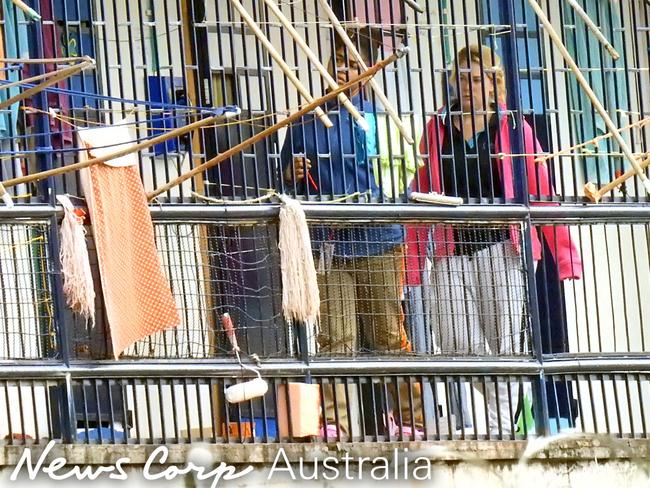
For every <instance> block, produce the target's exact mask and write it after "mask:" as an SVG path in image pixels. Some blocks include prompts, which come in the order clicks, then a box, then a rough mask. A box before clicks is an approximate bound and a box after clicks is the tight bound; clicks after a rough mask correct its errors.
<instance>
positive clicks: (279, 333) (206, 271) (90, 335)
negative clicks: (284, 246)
mask: <svg viewBox="0 0 650 488" xmlns="http://www.w3.org/2000/svg"><path fill="white" fill-rule="evenodd" d="M154 229H155V235H156V243H157V247H158V252H159V256H160V258H161V263H162V265H163V268H164V271H165V273H166V275H167V277H168V279H169V283H170V286H171V290H172V294H173V296H174V298H175V300H176V305H177V308H178V311H179V315H180V317H181V323H180V324H179V325H178V326H177V327H173V328H170V329H169V330H167V331H165V332H159V333H156V334H153V335H151V336H149V337H147V338H146V339H143V340H141V341H138V342H137V343H135V344H134V345H133V346H131V347H130V348H129V349H127V350H126V351H125V353H124V357H130V358H177V359H178V358H193V359H199V358H214V357H229V355H230V352H231V349H232V347H231V345H230V343H229V342H228V341H227V340H226V337H225V334H224V332H223V330H222V326H221V318H222V316H223V314H225V313H228V314H230V316H231V318H232V320H233V323H234V325H235V327H236V331H237V337H238V342H239V345H240V347H241V348H242V350H243V351H244V353H248V354H253V353H255V354H257V355H258V356H260V357H267V358H268V357H287V356H291V355H292V354H293V353H292V351H293V349H292V347H293V346H292V342H291V340H292V339H291V337H290V335H289V332H288V330H287V328H286V326H285V324H284V320H283V318H282V315H281V295H282V289H281V283H280V266H279V253H278V248H277V228H276V227H275V225H274V224H273V223H272V222H264V221H260V222H257V223H252V222H251V223H243V222H237V221H231V222H224V223H210V224H206V223H201V222H194V223H192V222H187V223H171V222H170V223H157V224H156V225H155V226H154ZM91 249H92V243H91ZM94 266H96V264H95V265H94ZM100 283H101V282H100V280H99V275H98V272H97V270H95V286H96V288H99V286H100ZM99 292H100V290H99V289H98V295H99V297H100V299H99V300H98V307H99V308H98V310H97V320H96V323H95V325H94V327H90V326H89V325H88V324H85V323H81V322H80V321H77V322H74V323H73V325H72V327H73V330H74V338H75V344H76V345H75V353H76V356H77V357H79V358H89V357H92V358H102V357H110V324H109V323H108V322H107V319H106V317H105V313H104V312H103V309H102V307H101V305H102V302H101V293H99Z"/></svg>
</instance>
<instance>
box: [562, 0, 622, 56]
mask: <svg viewBox="0 0 650 488" xmlns="http://www.w3.org/2000/svg"><path fill="white" fill-rule="evenodd" d="M567 2H569V5H571V7H572V8H573V10H575V12H576V13H577V14H578V15H579V16H580V17H581V18H582V20H583V21H584V23H585V24H586V26H587V28H588V29H589V30H590V31H591V32H593V33H594V35H595V36H596V38H597V39H598V41H599V42H600V43H601V44H602V45H603V46H604V47H605V49H607V51H608V52H609V54H610V55H611V56H612V58H614V59H615V60H616V59H618V58H620V57H621V55H620V54H618V51H616V49H614V46H612V45H611V43H610V42H609V41H608V40H607V38H606V37H605V35H604V34H603V33H602V31H601V30H600V29H599V28H598V26H597V25H596V24H594V21H593V20H591V17H589V14H587V12H585V11H584V9H583V8H582V7H581V6H580V4H579V3H578V2H576V0H567Z"/></svg>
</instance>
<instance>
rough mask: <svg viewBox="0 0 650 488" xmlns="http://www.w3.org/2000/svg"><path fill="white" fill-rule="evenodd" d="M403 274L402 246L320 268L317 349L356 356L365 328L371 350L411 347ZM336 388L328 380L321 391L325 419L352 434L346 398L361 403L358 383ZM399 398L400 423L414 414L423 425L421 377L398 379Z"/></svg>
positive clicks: (395, 350) (392, 388)
mask: <svg viewBox="0 0 650 488" xmlns="http://www.w3.org/2000/svg"><path fill="white" fill-rule="evenodd" d="M403 280H404V252H403V248H402V246H397V247H396V248H394V249H392V250H391V251H389V252H387V253H385V254H382V255H379V256H368V257H362V258H354V259H349V260H334V262H333V263H332V266H330V267H328V269H326V270H325V271H324V272H322V273H320V274H319V290H320V297H321V319H320V331H319V336H318V343H319V346H320V350H319V354H320V355H321V356H337V357H350V356H356V355H357V354H358V352H359V347H358V344H359V340H360V339H361V337H362V334H363V339H364V343H365V345H367V346H368V347H369V348H370V349H371V350H373V351H377V352H383V353H392V354H400V353H403V352H404V351H410V350H411V345H410V343H409V341H408V339H407V336H406V331H405V329H404V313H403V311H402V305H401V299H402V287H403ZM397 389H398V388H396V387H395V385H394V384H391V385H390V387H389V392H390V394H391V396H392V397H393V400H394V401H395V402H396V403H397V398H398V395H397ZM333 390H334V388H333V387H332V385H325V387H324V391H323V395H324V399H325V417H326V420H327V423H328V424H336V421H337V420H338V426H339V428H340V429H341V431H342V432H344V433H347V434H349V433H350V432H351V430H350V427H351V426H350V425H349V421H348V404H350V406H352V404H353V403H358V401H356V400H358V392H357V387H356V385H354V384H349V385H344V384H337V385H336V394H334V391H333ZM409 390H412V391H411V392H409ZM411 396H412V401H411ZM399 403H400V413H401V423H402V425H405V426H406V425H408V426H410V425H411V423H412V420H413V421H414V424H415V426H416V427H418V428H421V427H422V424H423V421H422V419H423V413H422V399H421V392H420V385H419V383H415V384H413V386H412V387H411V388H409V385H408V384H407V383H405V382H403V383H400V384H399ZM411 411H413V413H414V414H413V415H411ZM396 417H397V415H396ZM397 418H398V417H397Z"/></svg>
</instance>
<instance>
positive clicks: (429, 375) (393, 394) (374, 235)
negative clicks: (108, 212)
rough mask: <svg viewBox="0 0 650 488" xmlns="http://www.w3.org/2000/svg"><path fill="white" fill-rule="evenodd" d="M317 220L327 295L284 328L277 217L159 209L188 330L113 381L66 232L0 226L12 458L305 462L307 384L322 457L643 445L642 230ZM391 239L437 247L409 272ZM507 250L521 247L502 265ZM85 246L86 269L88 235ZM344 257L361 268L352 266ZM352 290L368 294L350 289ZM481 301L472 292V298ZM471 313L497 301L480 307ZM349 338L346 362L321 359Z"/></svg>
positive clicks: (354, 212)
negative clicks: (175, 449)
mask: <svg viewBox="0 0 650 488" xmlns="http://www.w3.org/2000/svg"><path fill="white" fill-rule="evenodd" d="M305 207H306V211H307V215H308V219H309V225H310V228H311V229H312V237H313V241H312V244H313V249H314V256H315V262H316V264H317V269H318V270H319V282H320V284H321V290H322V291H321V300H322V302H321V318H320V320H319V322H318V324H296V323H291V322H287V321H286V320H285V319H284V318H283V316H282V306H281V295H282V283H281V278H280V276H281V274H280V270H279V266H280V262H279V259H280V258H279V251H278V248H277V225H278V221H277V215H278V207H277V206H276V205H274V204H267V205H262V206H251V205H236V206H232V205H229V206H227V207H224V206H219V205H202V206H174V205H171V206H163V207H158V208H152V212H153V216H154V222H155V229H156V240H157V245H158V249H159V255H160V257H161V262H162V263H163V266H164V269H165V272H166V274H167V277H168V278H169V281H170V284H171V288H172V292H173V295H174V298H175V300H176V303H177V306H178V309H179V311H180V315H181V318H182V322H181V324H179V326H178V327H176V328H173V329H170V330H169V331H166V332H163V333H159V334H156V335H154V336H151V337H148V338H146V339H144V340H142V341H139V342H138V343H136V344H134V345H133V346H132V347H131V348H129V349H128V350H127V351H126V352H125V353H124V355H123V356H122V358H121V359H120V360H119V361H113V360H110V359H109V358H111V357H112V351H111V349H110V339H109V334H110V327H109V325H108V324H107V323H106V321H105V319H104V317H103V310H102V305H101V293H99V291H98V296H99V298H98V300H97V320H96V323H95V324H94V325H91V324H88V323H86V322H85V321H84V320H81V319H79V318H78V317H75V316H73V314H71V313H70V311H69V310H68V309H67V308H66V306H65V304H64V299H63V296H62V292H61V283H60V274H59V273H60V272H59V264H58V260H57V259H56V258H55V257H56V256H58V250H57V248H56V246H55V243H56V241H57V227H58V214H57V210H56V209H55V208H53V207H47V206H29V207H26V206H22V207H17V208H15V209H14V210H12V211H6V210H5V211H3V220H2V222H1V223H0V232H1V233H2V235H3V236H4V238H3V241H2V243H1V244H0V267H1V269H2V273H1V274H0V281H1V283H2V287H1V291H0V293H1V294H2V295H1V296H2V304H1V305H0V324H1V327H0V360H1V361H2V364H3V368H2V372H1V373H0V376H1V379H2V383H1V385H0V386H2V388H0V409H2V411H3V413H4V414H3V416H2V418H6V422H4V423H2V424H1V425H0V426H1V428H2V429H3V431H2V437H4V438H5V440H6V442H8V443H24V442H28V443H31V442H36V443H42V442H46V441H47V440H49V439H51V438H55V439H63V440H65V441H67V442H81V443H86V442H102V443H159V442H168V443H169V442H172V443H173V442H188V441H192V440H202V441H209V442H236V443H241V442H244V443H249V442H281V441H287V440H298V439H301V440H304V439H303V438H302V437H300V438H299V437H297V436H295V435H294V429H298V426H297V425H296V424H294V423H292V421H291V418H292V417H291V412H292V411H291V408H292V405H294V407H295V404H294V403H293V400H294V397H292V396H291V395H292V390H291V388H292V387H291V386H290V383H294V382H299V383H312V384H313V385H319V386H320V388H319V389H318V391H319V393H318V408H316V410H313V409H312V410H311V414H312V416H317V417H318V419H317V425H320V426H321V427H323V429H322V431H318V432H315V435H314V436H313V440H314V441H318V442H322V441H325V442H328V441H333V440H336V441H359V442H389V441H395V440H418V439H426V440H438V439H463V438H464V439H488V440H490V439H494V440H497V439H501V440H503V439H519V438H528V437H530V436H531V435H540V434H544V433H548V432H557V431H567V430H577V431H579V432H587V433H601V434H602V433H606V434H611V435H614V436H622V437H647V429H646V425H647V422H648V420H650V419H648V417H647V415H648V414H647V412H646V409H645V407H644V405H645V404H647V401H648V394H649V391H650V390H648V378H647V374H646V373H647V371H648V363H647V359H646V356H647V352H648V339H647V335H648V324H649V320H650V316H649V315H648V314H649V313H650V309H649V308H648V304H647V303H645V301H644V296H645V295H644V293H643V290H644V289H645V288H646V287H647V281H648V279H649V278H650V274H649V273H648V270H649V269H650V264H649V259H650V253H649V249H648V242H649V239H648V232H649V223H650V220H649V215H648V211H647V208H645V207H623V206H602V207H584V208H583V207H572V206H568V207H566V206H558V207H531V208H530V209H528V208H526V207H524V206H502V207H499V208H496V207H490V206H473V207H472V206H463V207H456V208H446V207H430V206H412V205H409V206H399V205H397V206H395V205H382V206H377V205H354V204H339V205H328V206H324V205H316V204H312V205H306V206H305ZM531 226H532V227H531ZM541 226H545V227H546V229H545V230H544V231H543V232H542V233H541V235H543V236H546V237H545V238H544V239H543V241H542V242H543V243H546V242H547V239H548V236H551V235H553V234H559V233H560V232H561V231H562V228H564V229H566V226H568V230H569V233H570V235H571V237H572V239H573V242H574V243H575V249H576V251H577V253H578V254H579V257H580V258H581V262H582V274H581V276H580V278H579V279H576V280H571V281H560V280H559V270H560V267H561V266H558V265H557V264H555V263H554V262H553V260H552V259H550V258H552V257H553V256H554V255H555V253H554V252H553V249H551V247H550V246H549V245H545V247H544V248H543V250H542V257H543V259H542V260H540V261H538V262H537V264H535V262H534V260H533V259H532V249H531V232H538V228H540V227H541ZM386 228H390V229H393V230H394V229H395V228H396V229H398V230H400V231H401V232H402V233H401V234H398V235H400V236H404V235H406V236H408V235H409V230H411V229H413V228H417V229H421V230H422V229H423V230H424V233H419V234H417V233H416V236H418V237H417V238H416V239H415V240H414V241H413V240H411V241H409V244H410V246H409V247H406V248H404V247H403V246H400V245H397V246H392V247H391V246H389V249H392V250H394V249H399V253H398V257H397V258H395V256H394V255H393V256H392V258H391V259H382V258H381V257H380V256H381V254H377V250H378V247H377V246H379V245H380V244H385V241H383V240H382V239H381V238H380V237H379V236H381V233H378V230H381V229H386ZM323 229H327V232H323ZM437 229H444V230H446V231H447V232H452V234H449V233H447V235H453V236H454V241H453V242H454V244H455V246H456V248H455V249H456V250H458V253H457V252H456V251H454V253H453V254H442V255H441V253H440V252H437V251H436V249H438V250H440V249H441V248H443V249H444V248H445V244H447V242H446V241H445V240H444V238H443V239H442V240H441V239H439V238H436V237H435V236H436V235H440V234H439V233H437ZM498 235H502V236H503V235H505V236H506V238H507V241H506V242H508V244H507V245H504V246H502V249H503V250H504V253H506V254H503V253H502V254H499V253H497V252H496V251H495V250H494V247H495V244H494V243H493V241H488V242H489V246H488V247H485V246H484V245H485V242H486V239H494V238H495V236H498ZM422 236H424V237H422ZM486 236H487V237H486ZM514 236H517V238H516V240H518V241H519V243H520V244H519V247H516V246H511V247H510V248H508V246H510V241H511V240H512V239H513V238H514ZM88 243H89V249H90V254H91V257H92V254H93V241H92V234H89V236H88ZM350 243H353V244H354V245H355V246H356V247H355V248H354V249H353V250H352V251H354V253H355V257H354V258H353V259H350V258H349V257H346V256H345V253H346V252H347V253H348V254H349V252H351V251H350V249H347V250H346V249H345V246H341V245H342V244H346V245H347V244H350ZM332 244H334V248H333V249H332V250H331V251H330V254H329V255H328V252H326V251H325V249H326V247H327V245H332ZM421 244H422V245H421ZM501 244H504V243H503V242H501ZM499 245H500V244H499V242H498V241H497V243H496V246H497V247H498V246H499ZM477 246H478V248H477ZM481 246H483V247H482V248H481ZM508 249H510V250H508ZM452 256H453V257H454V259H455V258H460V261H462V262H463V263H464V264H463V265H461V268H460V270H459V269H456V270H454V269H452V267H451V265H449V263H447V264H445V262H446V261H451V259H450V257H452ZM413 258H415V260H413ZM413 263H415V264H413ZM504 263H505V264H504ZM508 266H509V267H508ZM505 267H508V269H506V268H505ZM513 270H514V271H513ZM459 272H460V274H459V275H458V274H456V275H455V274H454V273H459ZM96 273H97V271H96V270H95V274H96ZM344 273H347V274H350V273H351V274H352V275H353V276H354V279H356V280H358V283H357V286H356V287H355V286H352V287H350V286H344V284H345V282H344V280H343V279H341V276H343V274H344ZM517 276H518V278H517ZM504 277H505V282H504ZM472 280H473V281H475V282H476V283H477V287H474V288H472V287H468V286H467V285H468V283H471V282H472ZM499 282H501V283H502V284H501V285H499ZM504 283H505V284H504ZM499 287H501V288H499ZM389 289H390V290H391V292H390V293H387V291H386V290H389ZM496 289H500V290H501V293H496V292H495V293H492V292H490V290H496ZM472 293H481V294H485V295H481V298H480V299H479V300H478V301H477V300H473V298H475V297H472V296H471V294H472ZM337 300H338V301H339V302H340V303H339V305H340V306H339V307H338V308H337V307H336V306H335V305H336V302H337ZM472 303H474V305H473V306H474V307H475V308H472ZM477 303H478V305H477ZM347 307H353V308H352V309H351V310H352V311H351V310H350V309H349V308H347ZM391 307H393V308H392V309H391ZM499 307H501V308H499ZM337 310H338V311H337ZM388 310H394V311H396V312H395V313H394V314H392V315H391V314H389V313H387V312H386V311H388ZM341 311H342V312H343V313H341ZM226 312H228V313H229V314H230V315H231V317H232V318H233V321H234V323H235V325H236V327H237V334H238V337H239V343H240V346H241V347H242V351H243V354H244V358H245V359H244V360H245V361H246V362H248V363H249V364H250V365H251V366H253V365H255V361H254V359H252V358H251V355H253V354H256V355H257V357H258V358H259V361H260V371H261V374H262V376H263V377H264V378H266V379H267V380H268V381H269V383H270V388H269V393H267V394H266V395H265V396H264V397H262V398H257V399H253V400H251V401H247V402H244V403H241V404H236V405H233V404H228V403H227V402H226V401H225V399H224V389H225V388H226V387H228V386H230V385H233V384H235V383H238V382H242V381H245V380H246V379H250V378H251V376H250V372H247V371H245V370H242V369H241V368H240V367H239V366H238V365H237V363H236V362H235V361H234V357H233V355H232V353H231V348H230V346H229V344H228V342H227V340H226V337H225V335H224V333H223V332H222V331H221V329H220V326H219V320H220V317H221V315H222V314H223V313H226ZM337 314H338V315H337ZM352 314H353V315H354V317H355V319H356V322H353V321H351V320H349V319H350V317H351V316H352ZM343 319H345V320H343ZM337 320H338V322H337ZM490 321H496V325H492V326H488V325H486V324H488V323H489V322H490ZM337 323H338V324H339V325H336V324H337ZM336 327H339V329H341V330H342V333H343V335H344V336H346V337H348V338H349V340H346V341H344V347H340V348H332V347H329V348H328V347H327V345H328V337H331V336H332V334H333V333H335V332H336V331H335V330H334V329H335V328H336ZM353 327H354V329H353ZM490 327H492V328H491V329H490ZM487 330H493V331H494V332H493V333H492V335H490V334H488V333H487V332H485V331H487ZM481 331H483V334H482V335H481V333H480V332H481ZM390 337H393V338H396V339H397V340H398V341H399V344H398V345H397V346H396V345H395V343H394V342H390V341H391V339H389V338H390ZM330 346H331V344H330ZM332 405H336V408H334V407H332ZM294 414H295V412H294ZM327 426H330V427H327ZM296 433H300V431H296Z"/></svg>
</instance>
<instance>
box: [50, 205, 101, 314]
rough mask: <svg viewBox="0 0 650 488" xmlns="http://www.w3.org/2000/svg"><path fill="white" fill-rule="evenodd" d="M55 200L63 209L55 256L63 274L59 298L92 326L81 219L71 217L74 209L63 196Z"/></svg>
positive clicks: (89, 277) (89, 279) (89, 276)
mask: <svg viewBox="0 0 650 488" xmlns="http://www.w3.org/2000/svg"><path fill="white" fill-rule="evenodd" d="M56 198H57V200H58V201H59V203H60V204H61V205H63V210H64V216H63V221H62V222H61V252H60V254H59V257H60V259H61V272H62V274H63V294H64V295H65V298H66V302H67V304H68V306H69V307H70V308H71V309H72V310H73V311H74V312H76V313H78V314H79V315H81V316H82V317H84V318H85V319H86V320H90V322H91V324H94V323H95V287H94V285H93V277H92V272H91V270H90V260H89V259H88V249H87V248H86V229H84V226H83V217H80V216H78V215H77V214H76V213H75V208H74V206H73V205H72V202H71V201H70V199H69V198H68V197H67V196H65V195H58V196H57V197H56Z"/></svg>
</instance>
